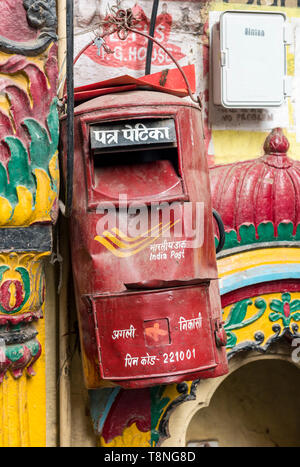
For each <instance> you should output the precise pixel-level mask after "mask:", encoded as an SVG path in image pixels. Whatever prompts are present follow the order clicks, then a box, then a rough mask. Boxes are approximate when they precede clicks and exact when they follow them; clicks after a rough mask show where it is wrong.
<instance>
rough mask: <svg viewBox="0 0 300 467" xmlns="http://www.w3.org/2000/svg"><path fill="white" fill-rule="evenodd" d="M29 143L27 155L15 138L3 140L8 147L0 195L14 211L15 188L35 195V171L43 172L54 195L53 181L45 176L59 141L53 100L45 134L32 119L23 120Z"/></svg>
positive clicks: (0, 177) (0, 168) (1, 171)
mask: <svg viewBox="0 0 300 467" xmlns="http://www.w3.org/2000/svg"><path fill="white" fill-rule="evenodd" d="M24 126H25V127H26V128H27V130H28V132H29V135H30V138H31V142H30V146H29V155H30V157H29V156H28V153H27V149H26V147H25V146H24V144H23V142H22V141H21V140H20V139H19V138H17V137H15V136H7V137H6V138H5V142H6V144H7V145H8V147H9V150H10V153H11V157H10V160H9V162H8V165H7V172H8V176H7V173H6V169H5V167H4V166H3V164H2V163H1V162H0V195H1V196H2V197H4V198H6V199H7V200H8V201H9V202H10V204H11V206H12V207H13V208H15V206H16V205H17V203H18V196H17V191H16V188H17V187H18V186H23V187H25V188H27V189H28V190H29V191H30V192H31V193H32V195H33V199H34V200H35V195H36V175H35V172H34V171H35V169H42V170H44V171H45V172H46V173H47V175H48V176H49V178H50V180H51V188H52V190H54V191H55V192H56V193H57V191H58V187H57V181H56V180H53V178H52V177H51V174H50V173H49V162H50V160H51V158H52V157H53V155H54V154H55V152H56V151H57V145H58V137H59V121H58V112H57V99H56V98H55V99H53V101H52V104H51V107H50V112H49V115H48V117H47V127H48V131H49V133H48V131H47V130H46V129H45V128H43V127H42V126H41V125H40V123H39V122H38V121H37V120H34V119H32V118H29V119H25V120H24Z"/></svg>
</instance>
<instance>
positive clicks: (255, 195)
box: [210, 128, 300, 238]
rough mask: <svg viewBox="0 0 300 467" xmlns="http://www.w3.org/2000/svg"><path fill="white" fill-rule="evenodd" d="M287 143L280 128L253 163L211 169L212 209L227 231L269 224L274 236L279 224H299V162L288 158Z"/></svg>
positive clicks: (274, 132)
mask: <svg viewBox="0 0 300 467" xmlns="http://www.w3.org/2000/svg"><path fill="white" fill-rule="evenodd" d="M288 149H289V142H288V140H287V138H286V137H285V136H284V134H283V132H282V130H281V128H275V129H274V130H272V132H271V133H270V134H269V136H268V137H267V138H266V141H265V144H264V151H265V155H264V156H262V157H260V158H258V159H254V160H248V161H243V162H237V163H234V164H226V165H217V166H214V167H211V168H210V180H211V192H212V203H213V207H214V208H215V209H216V210H217V211H218V212H219V214H220V215H221V217H222V220H223V223H224V226H225V230H226V232H229V231H232V230H235V231H236V232H237V235H238V238H239V229H240V227H241V226H242V225H249V224H252V225H254V227H255V231H256V232H257V226H258V225H259V224H261V223H266V222H271V223H272V224H273V225H274V235H275V236H277V228H278V225H279V224H280V223H288V222H289V223H291V222H292V223H293V235H295V233H296V228H297V225H298V224H299V223H300V162H298V161H295V160H292V159H290V158H289V157H288V156H287V151H288Z"/></svg>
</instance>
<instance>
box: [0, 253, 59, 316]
mask: <svg viewBox="0 0 300 467" xmlns="http://www.w3.org/2000/svg"><path fill="white" fill-rule="evenodd" d="M49 255H50V252H45V253H38V254H37V253H23V254H19V253H7V254H3V253H2V254H0V265H1V266H8V267H9V269H7V270H6V271H5V272H4V273H3V276H2V280H1V282H0V286H1V284H2V283H3V282H5V281H6V280H9V279H12V280H18V281H20V282H21V283H22V282H23V280H22V277H21V274H20V272H19V271H17V270H16V269H17V268H19V267H22V268H24V269H26V270H27V272H28V274H29V278H30V296H29V297H28V300H26V302H25V303H24V304H23V306H22V308H21V309H20V310H19V311H18V312H16V313H13V315H14V316H18V315H20V314H23V313H29V312H37V311H39V310H40V309H41V308H42V306H43V301H42V300H43V297H42V293H41V292H42V291H41V284H42V274H43V259H44V258H45V257H47V256H49ZM14 296H15V294H11V300H13V298H12V297H14ZM4 314H5V313H2V312H1V310H0V315H4Z"/></svg>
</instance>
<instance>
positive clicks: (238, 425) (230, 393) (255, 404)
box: [161, 347, 300, 447]
mask: <svg viewBox="0 0 300 467" xmlns="http://www.w3.org/2000/svg"><path fill="white" fill-rule="evenodd" d="M292 352H293V349H292V348H289V349H286V348H285V349H282V348H280V347H278V348H277V350H276V353H273V352H272V354H268V355H266V354H264V355H257V353H255V352H248V353H247V354H244V355H240V356H236V357H235V358H234V359H233V360H232V361H231V362H230V366H229V373H228V374H227V375H225V376H222V377H219V378H215V379H212V380H203V381H201V382H200V383H199V385H198V388H197V391H196V398H195V400H193V401H189V402H186V403H184V404H181V405H180V406H179V407H177V409H175V410H174V412H173V413H172V415H171V416H170V420H169V435H170V436H169V438H168V439H166V440H165V441H164V442H162V444H161V446H162V447H167V446H177V447H185V446H188V445H190V446H193V445H201V444H199V442H203V443H206V442H208V443H210V444H211V445H212V446H215V445H218V446H221V447H223V446H234V447H238V446H299V445H300V418H299V413H300V398H299V396H298V394H299V388H300V364H299V363H297V362H295V361H293V360H295V359H293V358H292ZM299 354H300V352H298V356H299ZM202 445H203V444H202Z"/></svg>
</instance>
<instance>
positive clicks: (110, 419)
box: [91, 380, 198, 447]
mask: <svg viewBox="0 0 300 467" xmlns="http://www.w3.org/2000/svg"><path fill="white" fill-rule="evenodd" d="M197 384H198V380H197V381H194V382H184V383H179V384H171V385H166V386H154V387H152V388H149V389H138V390H129V391H128V390H126V391H124V390H122V389H120V390H119V391H117V392H113V393H112V394H111V396H110V397H111V398H112V400H110V401H109V400H108V401H107V403H108V405H109V407H110V408H109V410H108V411H107V413H106V417H105V422H104V424H103V425H102V426H99V424H98V429H99V428H100V429H101V437H100V444H101V446H102V447H121V446H123V447H125V446H126V447H150V446H152V447H159V445H160V444H161V442H162V441H163V440H164V439H165V438H167V437H168V422H169V417H170V415H171V413H172V411H173V410H174V409H175V407H177V406H178V405H179V404H181V403H183V402H185V401H188V400H193V399H194V398H195V389H196V387H197ZM93 392H97V391H93ZM91 407H92V410H93V404H92V405H91ZM98 417H99V415H98ZM102 418H103V414H102ZM95 421H96V419H95ZM96 431H97V429H96Z"/></svg>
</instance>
